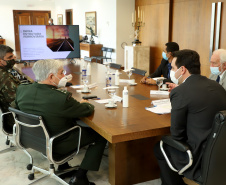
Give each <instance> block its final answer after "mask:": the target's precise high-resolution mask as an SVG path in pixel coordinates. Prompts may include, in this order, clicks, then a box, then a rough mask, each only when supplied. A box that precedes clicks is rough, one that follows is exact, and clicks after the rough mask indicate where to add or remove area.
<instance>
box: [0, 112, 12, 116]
mask: <svg viewBox="0 0 226 185" xmlns="http://www.w3.org/2000/svg"><path fill="white" fill-rule="evenodd" d="M6 114H12V112H5V113H2V115H1V117H3V116H4V115H6Z"/></svg>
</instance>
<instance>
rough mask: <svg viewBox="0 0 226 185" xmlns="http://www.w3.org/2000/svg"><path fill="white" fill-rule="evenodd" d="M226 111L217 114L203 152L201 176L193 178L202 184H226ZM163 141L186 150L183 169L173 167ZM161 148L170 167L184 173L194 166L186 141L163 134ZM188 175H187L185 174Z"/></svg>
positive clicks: (182, 150)
mask: <svg viewBox="0 0 226 185" xmlns="http://www.w3.org/2000/svg"><path fill="white" fill-rule="evenodd" d="M225 122H226V111H220V112H219V113H217V114H216V116H215V119H214V124H213V127H212V131H211V133H210V135H209V137H208V139H207V143H206V146H205V150H204V153H203V158H202V164H201V177H199V178H198V179H191V180H193V181H195V182H196V183H198V184H201V185H213V184H219V185H221V184H222V185H223V184H225V171H226V150H225V141H226V125H225ZM163 143H164V144H167V145H169V146H171V147H173V148H175V149H177V150H179V151H181V152H186V153H187V154H188V156H189V162H188V164H187V165H186V166H185V167H183V168H182V169H180V170H178V169H175V168H174V167H173V165H172V164H171V163H170V161H169V159H168V157H167V155H166V154H165V151H164V149H163ZM160 148H161V150H162V152H163V155H164V157H165V159H166V161H167V163H168V165H169V167H170V168H171V169H172V170H173V171H176V172H178V173H179V174H183V173H184V172H185V171H186V170H187V169H189V168H190V167H191V166H192V162H193V161H192V153H191V151H190V149H189V146H188V145H187V144H186V143H182V142H179V141H176V140H173V139H172V137H171V136H163V137H162V140H161V141H160ZM185 177H186V176H185Z"/></svg>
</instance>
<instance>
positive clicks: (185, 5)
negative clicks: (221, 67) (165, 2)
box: [172, 0, 212, 76]
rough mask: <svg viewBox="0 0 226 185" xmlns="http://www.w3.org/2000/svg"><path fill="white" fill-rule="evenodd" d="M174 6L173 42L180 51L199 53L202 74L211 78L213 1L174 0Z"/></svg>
mask: <svg viewBox="0 0 226 185" xmlns="http://www.w3.org/2000/svg"><path fill="white" fill-rule="evenodd" d="M172 6H173V9H172V40H173V41H175V42H178V44H179V45H180V49H192V50H195V51H197V52H198V53H199V55H200V61H201V73H202V74H203V75H205V76H209V74H210V70H209V45H210V25H211V21H210V20H211V7H212V3H211V1H210V0H193V1H192V0H189V1H188V0H187V1H181V0H174V2H173V5H172Z"/></svg>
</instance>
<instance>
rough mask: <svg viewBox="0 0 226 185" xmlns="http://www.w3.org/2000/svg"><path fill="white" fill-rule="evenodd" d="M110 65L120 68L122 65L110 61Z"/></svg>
mask: <svg viewBox="0 0 226 185" xmlns="http://www.w3.org/2000/svg"><path fill="white" fill-rule="evenodd" d="M110 67H112V68H115V69H121V67H122V65H121V64H116V63H110Z"/></svg>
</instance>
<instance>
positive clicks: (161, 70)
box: [149, 59, 172, 83]
mask: <svg viewBox="0 0 226 185" xmlns="http://www.w3.org/2000/svg"><path fill="white" fill-rule="evenodd" d="M168 63H169V62H168V60H164V59H162V61H161V64H160V65H159V67H158V68H157V69H156V70H155V72H154V73H152V74H150V75H149V77H150V78H155V77H160V76H162V75H163V77H164V78H166V79H165V80H163V83H165V82H172V81H171V80H170V78H168Z"/></svg>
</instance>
